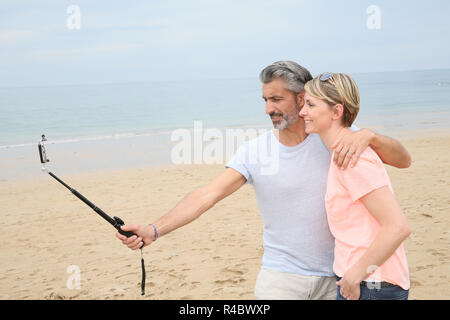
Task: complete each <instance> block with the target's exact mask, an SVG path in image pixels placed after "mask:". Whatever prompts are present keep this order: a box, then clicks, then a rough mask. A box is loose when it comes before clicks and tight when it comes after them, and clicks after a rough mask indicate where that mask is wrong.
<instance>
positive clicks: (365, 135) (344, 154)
mask: <svg viewBox="0 0 450 320" xmlns="http://www.w3.org/2000/svg"><path fill="white" fill-rule="evenodd" d="M374 136H375V133H373V132H372V131H370V130H368V129H361V130H359V131H356V132H349V133H346V134H345V135H343V136H342V137H341V138H340V139H339V140H337V141H336V142H335V143H334V144H333V146H332V147H331V148H332V149H334V158H333V161H334V163H336V164H337V166H338V167H340V168H341V169H346V168H347V166H348V165H349V163H350V167H354V166H355V164H356V163H357V162H358V159H359V156H360V155H361V153H362V152H363V151H364V150H366V148H367V147H368V146H369V144H370V143H371V141H372V139H373V137H374Z"/></svg>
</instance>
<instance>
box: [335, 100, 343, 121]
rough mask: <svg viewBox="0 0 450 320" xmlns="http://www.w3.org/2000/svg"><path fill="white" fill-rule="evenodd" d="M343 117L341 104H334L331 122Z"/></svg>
mask: <svg viewBox="0 0 450 320" xmlns="http://www.w3.org/2000/svg"><path fill="white" fill-rule="evenodd" d="M343 116H344V106H343V105H342V104H336V105H335V106H334V107H333V120H338V119H340V118H342V117H343Z"/></svg>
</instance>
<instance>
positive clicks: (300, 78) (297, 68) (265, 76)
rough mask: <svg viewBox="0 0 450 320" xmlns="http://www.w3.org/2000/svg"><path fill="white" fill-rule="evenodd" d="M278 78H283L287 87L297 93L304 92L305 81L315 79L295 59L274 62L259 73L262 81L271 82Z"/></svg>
mask: <svg viewBox="0 0 450 320" xmlns="http://www.w3.org/2000/svg"><path fill="white" fill-rule="evenodd" d="M277 78H282V79H283V80H284V81H285V82H286V89H288V90H290V91H292V92H294V93H296V94H298V93H300V92H302V91H303V87H304V86H305V83H307V82H308V81H309V80H312V79H313V77H312V76H311V73H310V72H309V71H308V70H307V69H305V68H303V67H302V66H301V65H299V64H298V63H295V62H293V61H277V62H274V63H272V64H271V65H270V66H268V67H266V68H264V69H263V70H262V71H261V73H260V74H259V79H260V80H261V82H262V83H269V82H271V81H272V80H274V79H277Z"/></svg>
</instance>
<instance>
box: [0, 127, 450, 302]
mask: <svg viewBox="0 0 450 320" xmlns="http://www.w3.org/2000/svg"><path fill="white" fill-rule="evenodd" d="M395 137H396V138H398V139H399V140H400V141H401V142H402V143H403V144H404V145H405V146H406V147H407V148H408V150H409V151H410V153H411V155H412V158H413V164H412V165H411V167H410V168H408V169H394V168H390V167H388V172H389V174H390V177H391V180H392V184H393V187H394V190H395V193H396V196H397V199H398V201H399V203H400V205H401V207H402V209H403V210H404V212H405V214H406V215H407V217H408V220H409V223H410V226H411V228H412V234H411V236H410V237H409V239H408V240H407V241H406V242H405V249H406V252H407V257H408V263H409V268H410V274H411V291H410V299H449V298H450V281H449V271H450V268H449V266H450V262H449V258H450V252H449V248H450V245H449V235H448V232H449V226H450V217H449V215H448V209H449V208H450V192H449V190H450V172H449V170H448V168H449V167H450V152H449V148H450V131H449V130H448V129H446V130H440V131H438V132H429V133H425V135H424V133H423V132H420V133H417V134H415V135H410V134H404V135H403V136H395ZM222 170H223V166H222V165H180V166H175V165H172V166H158V167H149V168H140V169H125V170H114V171H102V172H97V173H79V174H70V175H64V176H60V177H61V178H62V179H63V180H64V181H65V182H67V183H68V184H69V185H71V186H72V187H73V188H75V189H77V190H78V191H80V192H81V193H82V194H83V195H85V196H86V197H87V198H89V199H91V200H92V201H93V202H94V203H95V204H96V205H98V206H99V207H100V208H102V209H103V210H104V211H105V212H107V213H109V214H110V215H111V216H113V215H117V216H119V217H121V218H122V219H123V220H124V221H125V222H128V223H141V224H148V223H151V222H153V221H154V220H156V219H157V218H158V217H160V216H161V215H162V214H165V213H166V212H167V211H168V210H170V209H171V208H172V207H174V206H175V205H176V203H177V202H178V201H180V200H181V199H182V198H183V197H184V196H185V195H186V194H187V193H188V192H190V191H193V190H194V189H195V188H197V187H200V186H202V185H204V184H206V183H207V182H208V181H210V180H211V179H212V178H213V177H215V176H217V175H218V174H219V173H220V172H221V171H222ZM55 173H57V172H55ZM0 199H1V201H0V212H1V215H2V241H1V244H0V246H1V250H0V254H1V264H0V299H253V288H254V284H255V280H256V276H257V274H258V271H259V267H260V264H261V257H262V254H263V247H262V220H261V218H260V215H259V211H258V208H257V204H256V200H255V197H254V194H253V189H252V187H251V186H244V187H243V188H241V189H240V190H238V191H237V192H236V193H235V194H233V195H231V196H230V197H228V198H226V199H224V200H223V201H222V202H220V203H218V204H217V205H216V206H215V207H213V208H212V209H211V210H209V211H208V212H207V213H205V214H204V215H203V216H202V217H201V218H200V219H198V220H196V221H194V222H193V223H191V224H190V225H188V226H185V227H184V228H181V229H179V230H176V231H175V232H173V233H171V234H168V235H166V236H164V237H161V238H160V239H158V240H157V241H156V242H155V243H153V244H152V245H151V246H149V247H146V248H145V249H144V258H145V262H146V267H147V281H146V285H147V290H146V295H145V296H144V297H141V295H140V280H141V278H140V277H141V270H140V252H139V251H136V252H132V251H131V250H129V249H127V248H125V247H124V246H123V245H122V244H121V242H120V241H119V240H117V239H116V238H115V236H114V234H115V231H114V229H113V228H112V227H111V226H110V225H108V224H107V223H106V222H104V221H103V220H102V219H101V218H100V217H99V216H97V214H95V213H94V212H93V211H92V210H91V209H90V208H89V207H87V206H86V205H85V204H84V203H82V202H81V201H80V200H78V199H77V198H75V197H74V196H73V195H72V194H71V193H70V192H69V191H68V190H67V189H65V188H64V187H63V186H61V185H60V184H58V183H57V182H56V181H54V180H53V179H51V178H50V177H49V176H47V175H45V174H42V175H41V176H40V177H38V178H36V179H34V178H33V179H32V180H29V179H21V180H14V181H0ZM70 266H77V268H79V271H80V273H79V275H80V288H79V289H69V288H68V282H70V279H71V275H72V274H70V273H68V271H69V272H70V271H71V270H73V269H70ZM70 283H71V282H70ZM70 283H69V287H70Z"/></svg>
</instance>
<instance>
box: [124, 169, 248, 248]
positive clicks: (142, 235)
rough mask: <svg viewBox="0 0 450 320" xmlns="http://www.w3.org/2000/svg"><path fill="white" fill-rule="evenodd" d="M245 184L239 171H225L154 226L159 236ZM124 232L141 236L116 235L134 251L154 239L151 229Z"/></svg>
mask: <svg viewBox="0 0 450 320" xmlns="http://www.w3.org/2000/svg"><path fill="white" fill-rule="evenodd" d="M245 181H246V179H245V177H244V176H243V175H241V174H240V173H239V172H237V171H236V170H234V169H231V168H227V169H225V171H224V172H222V174H220V175H219V176H218V177H216V178H215V179H213V180H212V181H211V182H210V183H209V184H207V185H206V186H204V187H201V188H199V189H197V190H194V191H192V192H191V193H189V194H188V195H187V196H186V197H185V198H184V199H183V200H181V201H180V202H179V203H178V204H177V205H176V206H175V208H173V209H172V210H171V211H169V212H168V213H167V214H166V215H164V216H162V217H161V218H159V219H158V220H157V221H155V222H154V223H153V225H154V226H155V227H156V229H157V232H158V237H160V236H163V235H165V234H167V233H169V232H171V231H173V230H175V229H177V228H180V227H182V226H184V225H186V224H188V223H190V222H192V221H194V220H195V219H197V218H198V217H200V215H202V214H203V213H204V212H206V211H207V210H208V209H210V208H212V207H213V206H214V205H215V204H216V203H217V202H219V201H220V200H222V199H223V198H225V197H227V196H229V195H230V194H232V193H233V192H235V191H236V190H238V189H239V188H240V187H241V186H243V185H244V184H245ZM122 230H125V231H132V232H134V233H135V234H136V235H137V236H138V237H136V236H132V237H130V238H127V237H125V236H123V235H121V234H120V233H117V234H116V237H117V238H119V239H120V240H122V243H123V244H124V245H126V246H128V247H129V248H130V249H132V250H136V249H139V248H140V247H141V246H142V241H144V243H145V245H146V246H147V245H149V244H150V243H152V241H154V240H155V232H154V229H153V227H152V226H140V225H126V226H123V227H122Z"/></svg>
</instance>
